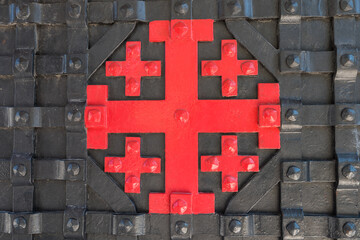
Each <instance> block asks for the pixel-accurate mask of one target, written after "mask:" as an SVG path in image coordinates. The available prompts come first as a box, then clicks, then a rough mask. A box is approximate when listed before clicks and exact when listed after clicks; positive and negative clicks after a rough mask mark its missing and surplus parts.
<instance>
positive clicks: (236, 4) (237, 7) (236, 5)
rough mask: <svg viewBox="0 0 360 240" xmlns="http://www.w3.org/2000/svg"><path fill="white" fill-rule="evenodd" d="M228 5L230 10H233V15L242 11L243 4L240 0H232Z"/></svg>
mask: <svg viewBox="0 0 360 240" xmlns="http://www.w3.org/2000/svg"><path fill="white" fill-rule="evenodd" d="M227 6H228V8H229V10H230V11H231V14H232V15H237V14H239V13H241V4H240V2H239V1H238V0H236V1H234V0H233V1H230V2H229V3H228V4H227Z"/></svg>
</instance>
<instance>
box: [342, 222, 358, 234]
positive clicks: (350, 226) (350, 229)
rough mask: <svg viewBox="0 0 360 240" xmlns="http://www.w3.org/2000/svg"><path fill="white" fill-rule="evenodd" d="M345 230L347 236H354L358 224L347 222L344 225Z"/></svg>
mask: <svg viewBox="0 0 360 240" xmlns="http://www.w3.org/2000/svg"><path fill="white" fill-rule="evenodd" d="M343 232H344V234H345V235H346V236H347V237H353V236H355V234H356V226H355V224H354V223H353V222H347V223H345V224H344V226H343Z"/></svg>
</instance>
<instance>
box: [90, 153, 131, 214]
mask: <svg viewBox="0 0 360 240" xmlns="http://www.w3.org/2000/svg"><path fill="white" fill-rule="evenodd" d="M87 185H88V186H89V187H91V188H92V189H93V190H94V191H95V192H96V193H97V194H99V196H100V197H101V198H102V199H103V200H104V201H105V202H107V203H108V204H109V206H110V207H111V208H112V209H113V210H114V211H115V212H118V213H136V208H135V205H134V204H133V202H132V201H131V200H130V199H129V197H128V196H127V195H126V194H125V193H124V192H123V191H122V190H121V188H120V187H119V186H118V185H117V184H116V183H115V182H114V181H113V180H112V179H111V178H110V177H109V176H108V175H107V174H106V173H105V172H104V171H103V170H102V169H100V168H99V166H98V165H97V164H96V163H95V161H94V160H92V159H91V158H88V159H87Z"/></svg>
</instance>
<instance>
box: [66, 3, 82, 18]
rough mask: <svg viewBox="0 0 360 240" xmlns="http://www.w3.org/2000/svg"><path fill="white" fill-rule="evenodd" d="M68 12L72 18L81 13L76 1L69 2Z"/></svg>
mask: <svg viewBox="0 0 360 240" xmlns="http://www.w3.org/2000/svg"><path fill="white" fill-rule="evenodd" d="M68 13H69V16H70V17H72V18H79V17H80V13H81V6H80V5H79V4H77V3H73V4H71V5H70V7H69V9H68Z"/></svg>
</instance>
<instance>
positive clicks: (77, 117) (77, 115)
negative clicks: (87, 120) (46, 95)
mask: <svg viewBox="0 0 360 240" xmlns="http://www.w3.org/2000/svg"><path fill="white" fill-rule="evenodd" d="M67 118H68V120H69V121H71V122H80V121H81V112H79V111H74V112H68V115H67Z"/></svg>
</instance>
